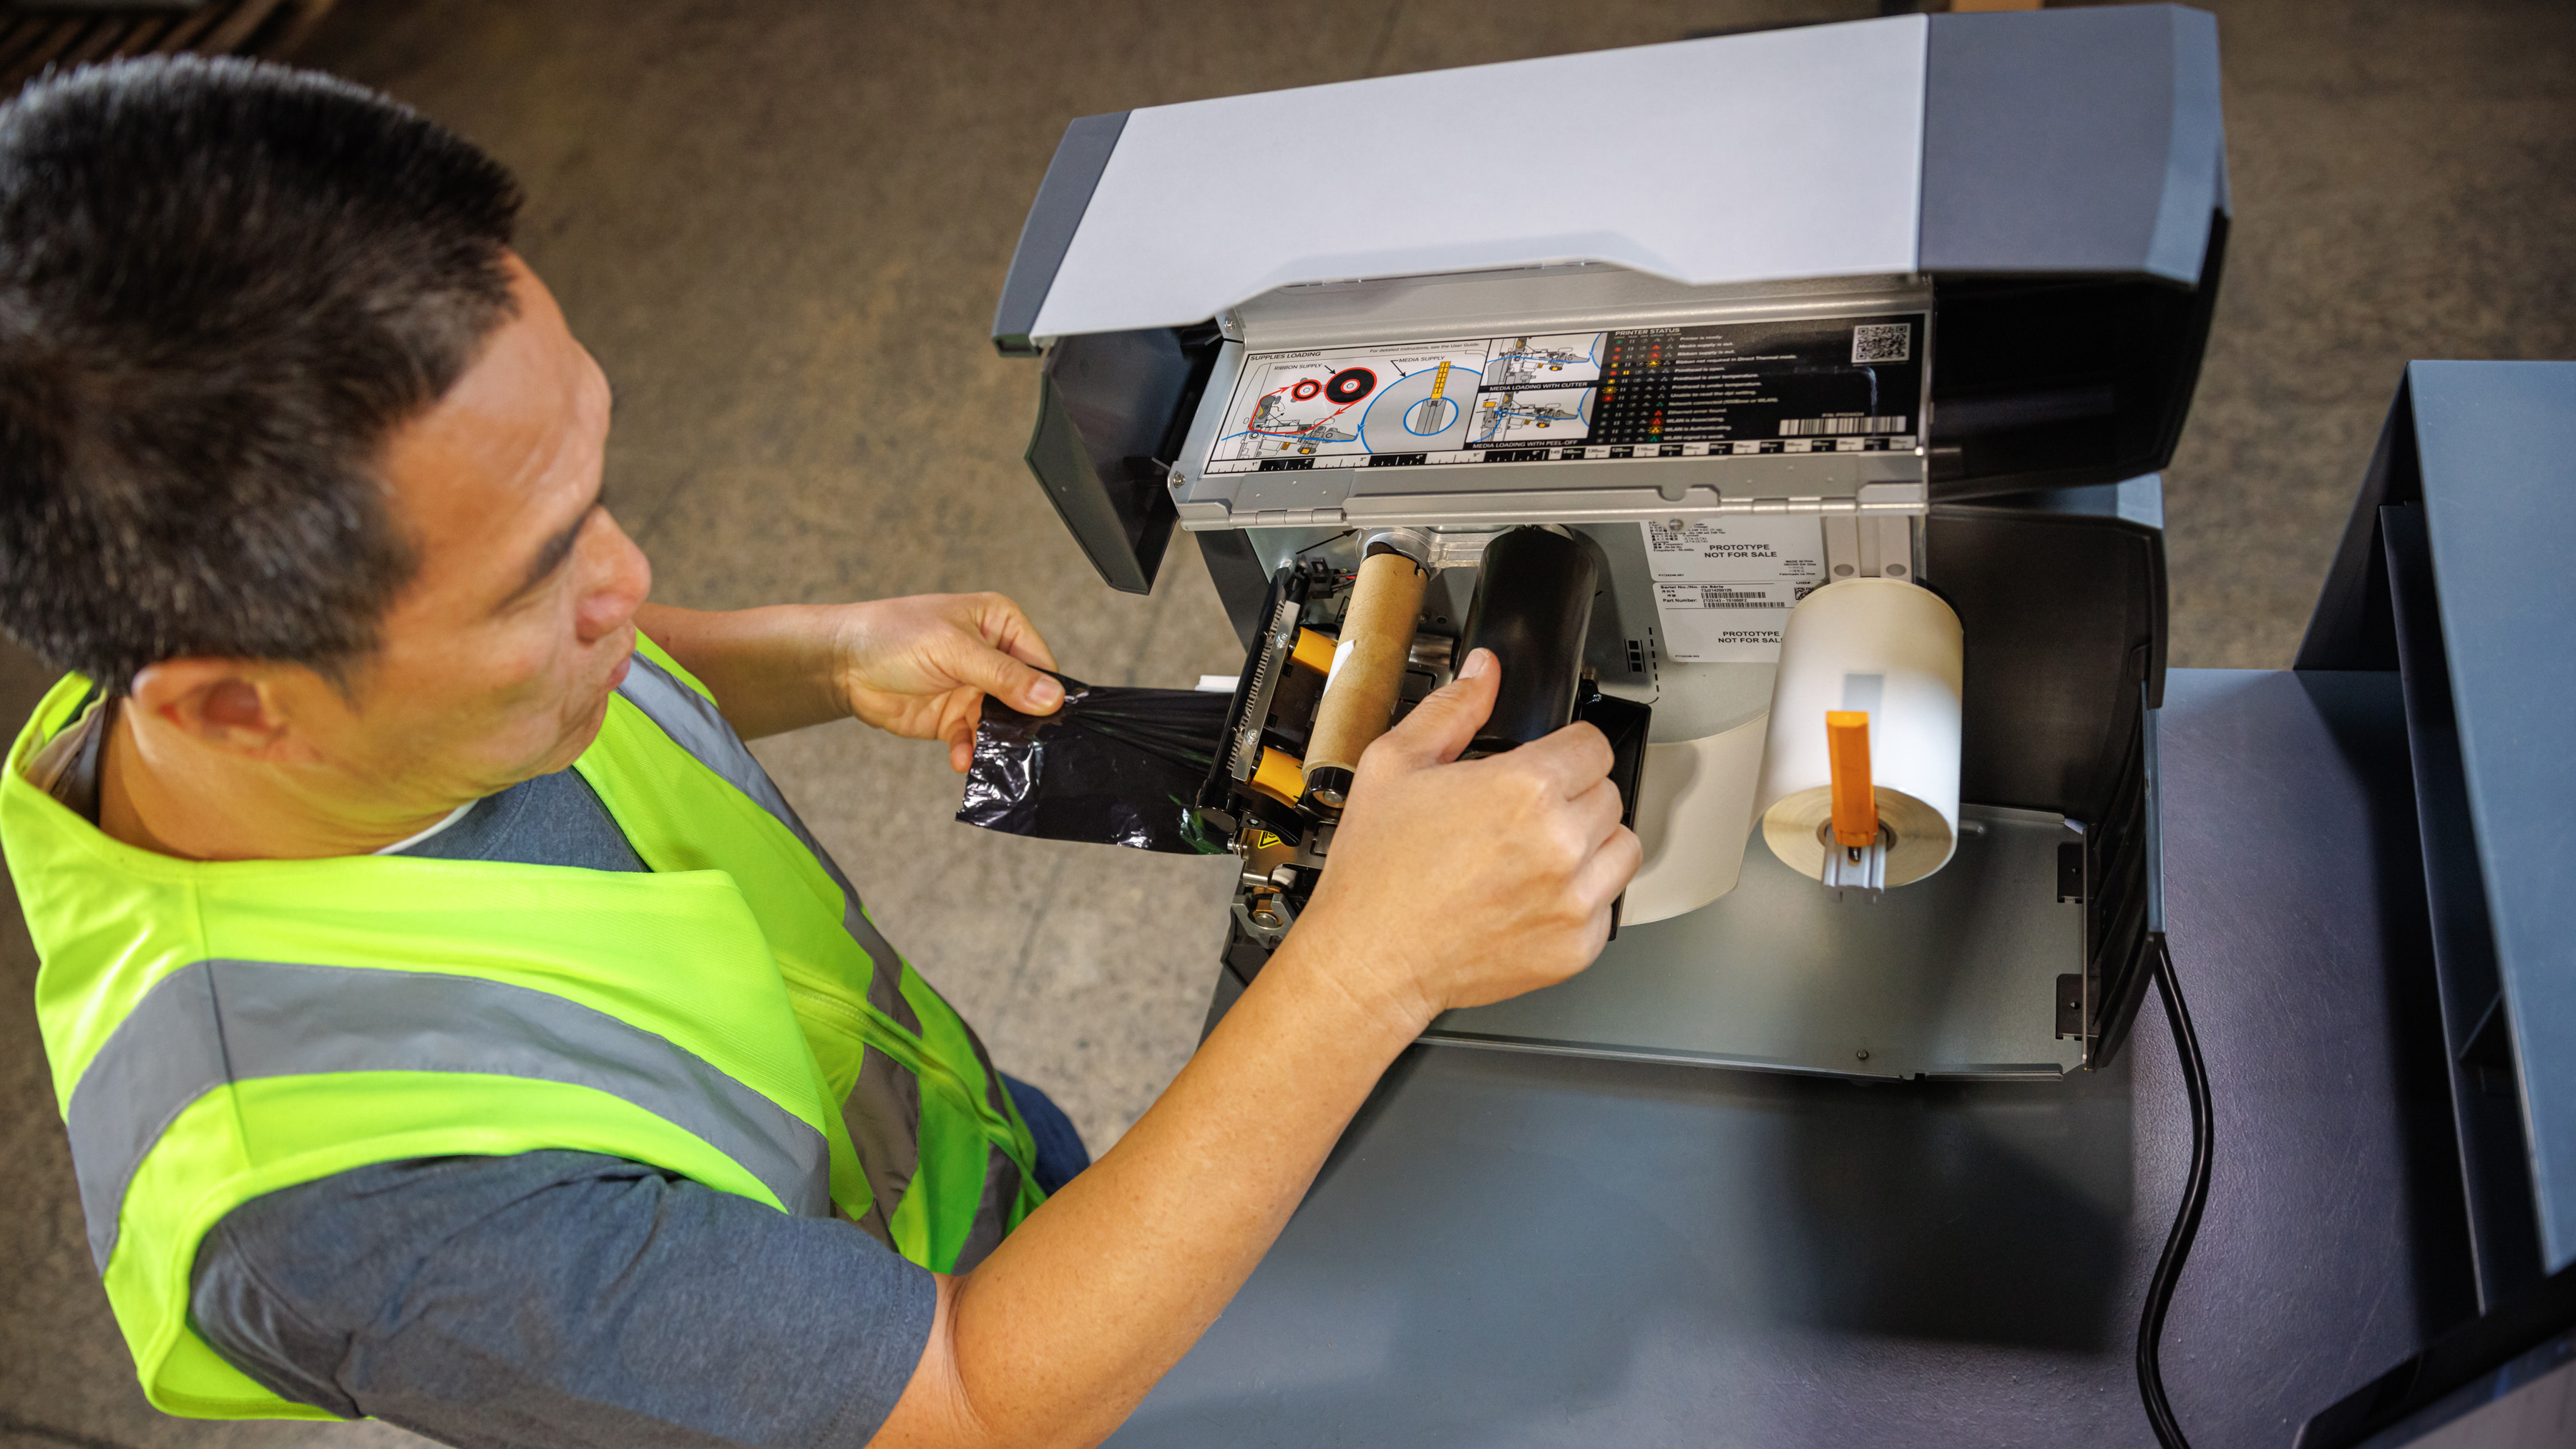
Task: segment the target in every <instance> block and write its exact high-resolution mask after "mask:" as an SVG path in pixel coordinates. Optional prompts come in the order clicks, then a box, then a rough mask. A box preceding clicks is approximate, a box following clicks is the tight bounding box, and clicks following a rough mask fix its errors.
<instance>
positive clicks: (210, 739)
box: [128, 659, 293, 755]
mask: <svg viewBox="0 0 2576 1449" xmlns="http://www.w3.org/2000/svg"><path fill="white" fill-rule="evenodd" d="M281 684H282V681H281V680H279V679H278V677H277V670H276V667H275V666H274V665H269V664H262V663H258V662H255V661H252V660H246V659H165V660H163V661H161V662H160V663H158V664H151V665H146V666H145V667H144V669H143V671H142V672H141V673H139V674H137V675H135V676H134V687H133V689H132V690H131V691H130V692H129V698H128V705H129V707H131V708H133V709H137V710H140V711H142V712H143V714H144V715H145V716H146V717H147V718H149V719H151V720H153V721H154V722H156V723H158V724H160V725H162V726H163V727H165V728H167V729H171V730H175V731H177V732H178V733H179V734H181V735H183V736H185V737H186V738H188V739H192V740H195V741H197V742H199V743H201V744H207V745H212V746H214V747H215V748H217V749H220V750H227V751H230V752H232V753H235V754H240V755H265V754H267V753H269V752H270V751H272V750H274V749H276V748H277V746H278V745H280V744H282V743H284V742H285V740H286V738H287V736H288V735H289V734H290V733H291V732H292V728H293V726H292V719H291V716H290V714H289V711H288V709H287V704H286V698H285V695H286V693H287V691H286V690H284V689H282V688H281V687H280V685H281Z"/></svg>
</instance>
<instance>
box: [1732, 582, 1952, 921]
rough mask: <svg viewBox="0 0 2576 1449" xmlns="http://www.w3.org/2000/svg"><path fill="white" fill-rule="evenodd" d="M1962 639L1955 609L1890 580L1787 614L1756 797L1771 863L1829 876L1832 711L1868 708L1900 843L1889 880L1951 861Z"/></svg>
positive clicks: (1872, 749) (1872, 746) (1878, 776)
mask: <svg viewBox="0 0 2576 1449" xmlns="http://www.w3.org/2000/svg"><path fill="white" fill-rule="evenodd" d="M1959 641H1960V634H1959V616H1958V615H1957V614H1954V613H1952V612H1951V611H1950V606H1949V605H1947V604H1945V603H1943V602H1941V600H1940V598H1939V596H1937V595H1935V594H1934V593H1932V591H1931V590H1929V589H1925V588H1921V587H1918V586H1916V585H1914V584H1908V583H1900V582H1898V581H1897V580H1894V579H1844V580H1843V581H1841V582H1840V583H1832V584H1827V585H1825V586H1824V587H1823V588H1821V589H1818V590H1816V591H1815V592H1814V593H1812V594H1809V595H1807V597H1806V598H1804V599H1801V600H1799V602H1798V607H1796V608H1794V609H1792V610H1790V611H1789V624H1788V627H1787V628H1786V629H1785V630H1784V631H1783V632H1782V634H1781V637H1780V674H1779V678H1778V679H1777V680H1776V681H1775V682H1774V683H1773V685H1772V687H1771V730H1770V738H1769V739H1768V741H1766V742H1765V744H1764V746H1763V753H1762V783H1761V786H1760V788H1759V789H1757V790H1756V791H1755V792H1754V809H1756V810H1757V811H1759V812H1760V813H1761V817H1762V839H1763V842H1764V843H1765V844H1767V845H1769V846H1770V847H1771V853H1772V854H1773V855H1776V856H1778V857H1780V859H1781V861H1782V862H1783V863H1785V864H1786V865H1788V866H1789V867H1790V868H1791V869H1793V870H1796V871H1799V872H1801V873H1802V874H1805V875H1810V876H1815V877H1818V878H1822V877H1823V875H1824V872H1825V843H1824V839H1823V835H1822V831H1823V830H1824V828H1825V826H1826V824H1827V822H1828V821H1829V820H1830V819H1831V818H1832V816H1833V768H1832V766H1831V765H1830V764H1829V763H1828V759H1827V754H1826V746H1825V715H1826V713H1827V712H1828V711H1831V710H1862V711H1866V712H1867V713H1868V715H1869V773H1870V783H1871V786H1872V792H1873V794H1875V796H1876V797H1877V800H1878V816H1879V820H1880V822H1881V823H1882V824H1884V825H1885V826H1886V827H1887V829H1888V831H1889V832H1890V833H1891V834H1892V835H1894V837H1895V844H1894V847H1893V848H1892V849H1890V850H1889V851H1888V855H1887V883H1888V884H1889V885H1890V886H1900V885H1905V884H1907V883H1909V882H1912V881H1918V880H1921V879H1923V878H1924V877H1925V876H1927V875H1930V874H1931V873H1932V872H1934V871H1936V870H1939V869H1940V868H1941V867H1942V866H1944V865H1947V864H1948V863H1949V861H1950V852H1951V851H1952V849H1954V848H1955V847H1956V846H1957V844H1958V839H1959Z"/></svg>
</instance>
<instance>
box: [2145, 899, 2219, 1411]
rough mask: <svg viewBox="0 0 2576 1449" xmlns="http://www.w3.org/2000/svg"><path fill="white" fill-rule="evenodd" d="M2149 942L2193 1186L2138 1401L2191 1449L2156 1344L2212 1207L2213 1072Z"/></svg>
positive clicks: (2164, 958)
mask: <svg viewBox="0 0 2576 1449" xmlns="http://www.w3.org/2000/svg"><path fill="white" fill-rule="evenodd" d="M2147 940H2148V942H2149V943H2150V944H2151V945H2152V946H2153V947H2154V950H2155V953H2156V955H2155V966H2154V969H2155V973H2156V996H2157V998H2158V999H2159V1000H2161V1001H2162V1002H2163V1003H2164V1008H2165V1022H2166V1024H2167V1025H2169V1026H2171V1027H2172V1028H2173V1038H2174V1052H2175V1054H2176V1055H2177V1056H2179V1057H2181V1058H2182V1084H2183V1090H2184V1091H2185V1092H2186V1093H2188V1094H2189V1095H2190V1098H2191V1181H2190V1183H2189V1184H2188V1185H2187V1186H2186V1187H2185V1188H2184V1189H2183V1195H2182V1211H2180V1212H2178V1213H2176V1214H2175V1215H2174V1224H2173V1231H2172V1232H2170V1233H2168V1234H2166V1235H2165V1250H2164V1252H2163V1253H2162V1254H2161V1255H2159V1256H2158V1257H2157V1258H2156V1274H2155V1277H2154V1278H2152V1279H2150V1280H2148V1283H2147V1306H2146V1311H2145V1312H2144V1313H2141V1314H2140V1315H2139V1316H2138V1396H2139V1397H2140V1398H2142V1399H2144V1400H2145V1401H2146V1406H2147V1422H2148V1423H2149V1424H2151V1425H2152V1426H2154V1428H2155V1431H2156V1442H2157V1443H2158V1444H2161V1445H2163V1446H2164V1449H2191V1441H2190V1440H2188V1439H2186V1438H2184V1437H2183V1433H2182V1425H2181V1423H2180V1422H2178V1421H2177V1420H2176V1419H2175V1418H2174V1411H2173V1405H2172V1404H2170V1403H2167V1402H2166V1401H2165V1379H2164V1370H2163V1368H2162V1367H2161V1366H2159V1365H2158V1363H2157V1361H2156V1350H2157V1345H2158V1343H2159V1342H2160V1341H2161V1340H2162V1339H2163V1338H2164V1335H2165V1310H2166V1309H2168V1308H2171V1307H2172V1306H2173V1295H2174V1281H2175V1280H2176V1279H2178V1278H2180V1277H2181V1276H2182V1264H2183V1260H2184V1259H2185V1258H2187V1257H2189V1256H2191V1240H2192V1239H2193V1238H2194V1237H2196V1236H2198V1235H2199V1233H2200V1214H2201V1210H2202V1209H2203V1208H2206V1207H2207V1206H2209V1157H2210V1138H2211V1136H2212V1135H2213V1134H2214V1132H2215V1128H2216V1122H2215V1120H2214V1118H2213V1116H2212V1114H2211V1112H2210V1110H2209V1068H2208V1066H2207V1065H2206V1064H2205V1063H2203V1062H2202V1061H2201V1059H2200V1036H2199V1034H2198V1033H2196V1032H2194V1031H2193V1030H2192V1027H2191V1012H2190V1011H2189V1010H2187V1009H2186V1008H2185V1007H2184V1006H2183V1004H2182V987H2181V986H2180V985H2179V984H2177V983H2176V982H2175V980H2174V964H2173V948H2172V947H2170V946H2168V945H2166V944H2165V937H2164V933H2163V932H2162V931H2155V932H2150V933H2149V934H2148V936H2147Z"/></svg>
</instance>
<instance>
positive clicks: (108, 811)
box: [98, 709, 455, 860]
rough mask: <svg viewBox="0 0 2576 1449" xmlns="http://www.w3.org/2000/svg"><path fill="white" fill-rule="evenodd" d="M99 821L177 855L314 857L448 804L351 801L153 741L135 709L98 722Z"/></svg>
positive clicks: (280, 773) (423, 823)
mask: <svg viewBox="0 0 2576 1449" xmlns="http://www.w3.org/2000/svg"><path fill="white" fill-rule="evenodd" d="M103 728H104V729H105V730H106V735H105V738H104V739H102V740H101V742H100V750H99V763H98V825H99V829H101V830H103V831H105V832H106V833H107V834H108V835H109V836H111V837H113V838H115V839H117V840H120V841H123V842H124V843H126V844H127V845H131V846H135V847H138V848H140V849H143V850H149V851H154V852H157V853H159V854H162V855H168V856H175V857H177V858H179V859H181V860H315V859H321V858H323V857H327V856H336V855H367V854H370V853H372V852H374V851H378V850H381V849H383V848H384V847H386V846H388V845H392V844H395V843H396V842H398V841H402V840H406V839H408V838H410V837H412V836H414V835H418V834H420V833H421V832H422V831H425V830H427V829H429V828H430V827H431V826H434V825H436V824H438V823H439V821H440V820H441V819H443V818H445V817H446V816H447V815H449V814H450V813H452V812H453V810H454V809H455V806H454V805H452V804H447V805H434V806H430V807H427V808H415V807H409V806H404V805H394V804H390V803H388V804H384V805H375V806H372V807H369V806H360V805H352V804H344V803H341V802H328V803H326V802H325V801H323V800H322V799H321V798H319V796H318V795H317V794H316V793H314V792H311V791H308V790H303V789H298V788H296V786H297V785H298V784H300V783H301V782H299V781H297V780H295V779H294V777H293V773H292V772H290V771H288V770H286V769H283V768H281V767H279V766H275V765H271V764H268V763H266V762H263V761H257V760H248V759H244V758H241V757H239V756H235V755H230V754H226V753H223V752H220V751H215V750H209V749H205V748H202V747H197V748H191V747H189V746H188V745H187V744H185V743H184V742H179V743H174V742H172V741H168V740H162V739H157V738H154V736H153V733H152V731H150V730H149V729H146V728H140V727H138V725H137V722H136V719H135V711H133V710H131V709H117V710H115V712H114V713H113V714H111V715H110V716H109V718H108V719H107V720H106V722H105V724H104V726H103Z"/></svg>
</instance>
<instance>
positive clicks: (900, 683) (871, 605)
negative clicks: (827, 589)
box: [635, 594, 1064, 770]
mask: <svg viewBox="0 0 2576 1449" xmlns="http://www.w3.org/2000/svg"><path fill="white" fill-rule="evenodd" d="M635 626H636V627H637V628H638V629H641V630H643V631H644V633H645V634H646V635H648V636H649V637H651V639H652V640H653V642H654V643H656V644H659V645H661V646H662V647H663V648H664V649H667V650H669V651H670V653H671V657H672V658H674V659H677V660H679V661H680V663H681V664H682V665H684V666H686V667H687V669H688V671H689V672H690V673H691V674H694V675H696V676H697V677H698V678H699V679H700V680H702V681H704V682H705V684H706V686H707V688H709V689H711V690H713V691H714V692H715V696H716V707H717V708H718V709H720V710H722V711H723V712H724V717H725V719H726V721H727V722H728V723H730V724H731V725H732V726H733V727H734V732H735V733H736V734H739V735H741V736H742V737H743V738H744V739H747V740H756V739H759V738H761V737H762V736H764V735H775V734H784V733H785V732H787V731H788V730H794V729H803V728H804V727H805V726H807V725H817V724H824V723H827V722H829V721H832V720H836V719H848V718H850V717H851V716H852V715H856V716H857V717H858V718H859V719H861V720H864V721H866V722H867V723H869V724H872V725H874V726H876V727H877V728H879V729H881V730H885V731H888V732H889V733H892V734H898V735H903V736H906V737H908V738H911V739H919V740H944V741H946V742H947V744H948V748H949V763H950V764H952V765H954V766H955V767H956V768H957V769H959V770H964V769H965V768H966V766H967V763H968V762H969V760H971V759H972V757H973V742H974V736H975V722H976V720H977V718H978V717H979V716H980V715H981V712H982V710H983V703H984V696H985V695H987V694H991V695H994V696H996V697H998V698H1000V699H1001V700H1003V701H1004V702H1005V703H1007V704H1009V705H1010V706H1011V707H1013V708H1014V709H1019V710H1022V711H1025V712H1027V713H1029V714H1046V713H1049V712H1051V711H1053V710H1054V709H1055V707H1056V705H1057V704H1059V703H1060V702H1062V700H1063V698H1064V691H1063V688H1062V687H1061V686H1059V685H1058V684H1057V683H1056V682H1055V681H1054V680H1052V679H1049V678H1047V677H1046V676H1045V675H1044V674H1041V673H1039V672H1038V671H1039V670H1042V669H1053V668H1055V656H1054V655H1053V654H1052V653H1050V652H1048V650H1047V647H1046V641H1045V640H1043V639H1041V638H1039V637H1038V632H1037V630H1036V629H1035V628H1034V627H1032V626H1031V625H1030V623H1029V620H1028V616H1027V615H1025V614H1023V613H1021V612H1020V606H1019V605H1017V604H1014V603H1012V602H1011V601H1010V600H1009V599H1006V598H1004V597H1002V596H1001V595H1000V594H922V595H916V596H913V597H910V598H901V599H874V600H870V601H868V602H865V603H858V604H814V605H799V604H782V605H777V606H774V607H771V608H765V609H732V610H724V611H720V612H710V611H707V610H701V609H678V608H673V607H671V606H670V605H668V604H645V605H642V606H641V607H639V608H638V609H637V610H636V611H635Z"/></svg>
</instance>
